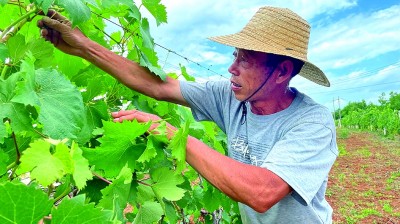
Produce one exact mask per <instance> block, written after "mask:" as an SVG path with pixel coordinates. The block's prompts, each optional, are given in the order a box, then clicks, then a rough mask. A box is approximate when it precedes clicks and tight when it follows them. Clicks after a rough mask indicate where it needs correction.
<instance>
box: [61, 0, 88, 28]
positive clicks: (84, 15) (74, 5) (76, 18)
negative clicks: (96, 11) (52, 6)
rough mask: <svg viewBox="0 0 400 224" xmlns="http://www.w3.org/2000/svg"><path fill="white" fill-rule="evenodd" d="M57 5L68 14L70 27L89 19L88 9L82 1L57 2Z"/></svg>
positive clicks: (65, 0) (62, 0)
mask: <svg viewBox="0 0 400 224" xmlns="http://www.w3.org/2000/svg"><path fill="white" fill-rule="evenodd" d="M56 2H57V3H58V5H60V6H62V7H64V9H65V11H67V13H68V14H69V17H70V19H71V22H72V25H74V26H75V25H78V24H81V23H83V22H86V21H87V20H89V19H90V15H91V12H90V8H89V7H88V6H87V5H86V4H85V1H83V0H57V1H56Z"/></svg>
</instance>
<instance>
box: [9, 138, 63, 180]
mask: <svg viewBox="0 0 400 224" xmlns="http://www.w3.org/2000/svg"><path fill="white" fill-rule="evenodd" d="M50 146H51V144H50V143H49V142H47V141H44V140H37V141H35V142H33V143H31V145H30V148H28V149H26V150H25V151H24V152H23V153H22V156H21V160H20V161H21V165H20V166H19V167H18V169H17V173H19V174H22V173H26V172H31V173H30V177H31V178H32V179H36V180H37V181H38V182H39V183H40V184H42V185H43V186H48V185H49V184H51V183H53V182H54V181H56V180H57V179H59V178H61V177H62V176H63V175H64V164H63V162H62V161H61V160H60V159H59V158H58V157H59V156H61V155H58V157H56V156H54V155H52V154H51V153H50ZM64 156H68V154H67V155H65V154H64Z"/></svg>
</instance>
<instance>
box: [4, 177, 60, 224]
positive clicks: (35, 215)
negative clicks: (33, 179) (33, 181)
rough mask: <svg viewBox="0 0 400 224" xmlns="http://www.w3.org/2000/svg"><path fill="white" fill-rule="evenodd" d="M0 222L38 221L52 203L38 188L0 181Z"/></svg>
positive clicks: (47, 212)
mask: <svg viewBox="0 0 400 224" xmlns="http://www.w3.org/2000/svg"><path fill="white" fill-rule="evenodd" d="M0 195H1V197H0V204H1V209H0V223H16V224H25V223H38V222H39V220H40V219H42V218H43V217H44V216H46V215H48V214H49V213H50V210H51V207H52V206H53V203H52V202H51V201H49V199H48V197H47V195H46V194H45V193H44V192H43V191H42V190H40V189H35V187H33V186H26V185H24V184H22V183H11V182H5V183H0Z"/></svg>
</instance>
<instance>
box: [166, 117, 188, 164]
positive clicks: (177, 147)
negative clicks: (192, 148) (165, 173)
mask: <svg viewBox="0 0 400 224" xmlns="http://www.w3.org/2000/svg"><path fill="white" fill-rule="evenodd" d="M189 125H190V122H188V121H186V123H185V126H184V127H183V128H181V129H179V130H178V131H177V132H176V133H175V135H174V137H172V140H171V143H170V144H169V146H168V148H169V149H171V151H172V157H173V158H175V159H176V161H177V168H176V169H177V171H182V170H183V169H184V168H185V166H186V143H187V138H188V135H189Z"/></svg>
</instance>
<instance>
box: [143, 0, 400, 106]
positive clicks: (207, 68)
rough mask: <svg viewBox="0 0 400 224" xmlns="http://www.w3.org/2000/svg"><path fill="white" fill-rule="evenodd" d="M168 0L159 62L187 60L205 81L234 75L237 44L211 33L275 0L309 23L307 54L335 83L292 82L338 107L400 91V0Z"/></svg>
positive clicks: (173, 67) (170, 66)
mask: <svg viewBox="0 0 400 224" xmlns="http://www.w3.org/2000/svg"><path fill="white" fill-rule="evenodd" d="M161 3H162V4H164V5H165V6H166V10H167V16H168V23H167V24H161V25H160V26H157V25H156V23H155V22H154V21H151V23H150V24H151V34H152V36H153V38H154V42H155V43H157V44H158V45H160V46H162V47H159V46H156V51H157V52H158V56H159V63H160V65H161V66H163V68H164V70H165V71H167V72H177V73H178V74H179V73H180V72H179V71H180V69H179V65H180V64H181V65H184V66H185V67H186V68H187V70H188V72H189V74H191V75H193V76H195V77H196V79H197V80H199V81H207V80H221V79H229V78H230V76H231V74H230V73H229V72H228V67H229V65H230V64H231V62H232V59H233V58H232V52H233V50H234V49H233V48H232V47H228V46H224V45H222V44H218V43H214V42H212V41H210V40H208V39H207V37H211V36H219V35H225V34H233V33H236V32H238V31H240V30H241V29H242V28H243V27H244V26H245V24H246V23H247V22H248V21H249V20H250V18H251V17H252V16H253V15H254V13H255V12H256V11H257V10H258V8H260V7H261V6H266V5H269V6H276V7H285V8H289V9H291V10H292V11H294V12H295V13H297V14H299V15H300V16H302V17H303V18H304V19H306V20H307V21H308V22H309V23H310V25H311V34H310V40H309V50H308V59H309V61H310V62H312V63H313V64H315V65H317V66H318V67H319V68H320V69H321V70H322V71H324V73H325V74H326V75H327V77H328V79H329V80H330V83H331V86H330V87H323V86H320V85H318V84H315V83H313V82H311V81H309V80H307V79H305V78H303V77H301V76H296V77H295V78H294V79H293V80H292V81H291V84H290V85H291V86H293V87H296V88H297V89H298V90H299V91H300V92H303V93H305V94H307V95H309V96H310V97H311V98H313V99H314V100H315V101H317V102H318V103H320V104H322V105H325V106H326V107H328V108H329V109H330V110H331V111H333V108H335V109H338V107H339V106H340V107H341V108H343V107H344V106H345V105H346V104H348V103H349V102H359V101H361V100H365V101H366V102H368V103H369V102H371V103H375V104H378V99H379V97H380V96H381V94H382V93H385V94H386V96H387V97H388V95H389V92H391V91H393V92H397V93H400V1H399V0H397V1H395V0H380V1H376V0H329V1H326V0H280V1H278V0H276V1H275V0H271V1H268V0H267V1H266V0H264V1H259V0H246V1H240V0H218V1H215V0H190V1H187V0H161ZM142 13H143V14H144V16H145V17H148V18H150V17H151V16H150V15H148V14H147V13H146V12H142ZM146 14H147V15H148V16H146ZM165 48H166V49H169V50H170V51H171V52H170V51H168V50H166V49H165ZM172 52H175V53H176V54H175V53H172ZM182 56H183V57H182ZM185 58H186V59H185Z"/></svg>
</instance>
